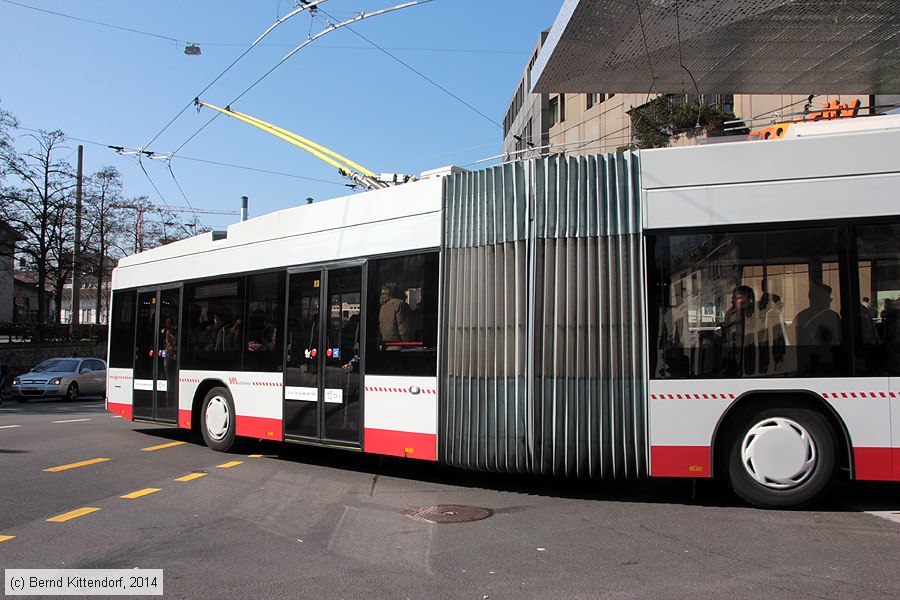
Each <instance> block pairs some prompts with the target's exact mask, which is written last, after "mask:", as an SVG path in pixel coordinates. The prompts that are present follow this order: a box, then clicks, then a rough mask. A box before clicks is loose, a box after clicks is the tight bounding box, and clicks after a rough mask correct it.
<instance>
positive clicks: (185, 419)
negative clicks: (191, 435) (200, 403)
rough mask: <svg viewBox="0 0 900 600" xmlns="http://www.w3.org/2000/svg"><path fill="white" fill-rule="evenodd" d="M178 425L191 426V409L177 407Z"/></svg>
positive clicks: (185, 427)
mask: <svg viewBox="0 0 900 600" xmlns="http://www.w3.org/2000/svg"><path fill="white" fill-rule="evenodd" d="M178 426H179V427H181V428H182V429H190V428H191V411H189V410H184V409H182V408H179V409H178Z"/></svg>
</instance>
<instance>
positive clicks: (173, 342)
mask: <svg viewBox="0 0 900 600" xmlns="http://www.w3.org/2000/svg"><path fill="white" fill-rule="evenodd" d="M161 333H162V337H163V347H164V349H165V353H166V354H165V357H164V358H163V368H164V369H165V372H166V406H168V407H172V406H174V405H175V402H176V398H177V391H178V365H177V363H176V362H175V361H176V360H177V359H178V326H177V325H176V324H175V320H174V319H173V318H172V317H166V322H165V327H163V330H162V332H161Z"/></svg>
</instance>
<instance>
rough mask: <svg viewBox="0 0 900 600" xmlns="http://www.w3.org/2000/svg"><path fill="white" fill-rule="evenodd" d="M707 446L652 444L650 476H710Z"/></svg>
mask: <svg viewBox="0 0 900 600" xmlns="http://www.w3.org/2000/svg"><path fill="white" fill-rule="evenodd" d="M709 466H710V464H709V446H652V447H651V448H650V475H651V476H652V477H698V478H699V477H711V476H712V474H711V473H710V471H709Z"/></svg>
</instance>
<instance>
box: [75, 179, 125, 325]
mask: <svg viewBox="0 0 900 600" xmlns="http://www.w3.org/2000/svg"><path fill="white" fill-rule="evenodd" d="M85 189H86V194H85V197H84V209H83V210H84V215H83V222H84V223H85V224H86V228H85V231H84V238H83V239H84V248H83V249H82V257H83V258H84V261H83V264H82V265H81V266H82V269H83V271H84V272H85V273H90V274H93V275H94V276H95V277H96V278H97V298H96V303H95V309H96V312H95V314H96V318H97V322H98V323H99V322H101V321H105V318H104V315H103V314H102V311H103V296H104V285H105V284H106V283H107V274H108V273H109V271H110V270H111V268H112V264H113V263H114V261H115V260H116V259H117V258H119V257H121V256H124V255H125V254H127V253H128V251H127V250H125V245H126V244H127V243H128V240H127V237H128V234H129V233H130V232H129V229H128V224H127V220H128V216H127V215H126V211H125V209H123V208H121V205H122V176H121V175H120V174H119V171H118V170H117V169H116V168H115V167H103V168H102V169H100V170H99V171H97V172H96V173H94V174H93V175H91V176H90V177H89V178H88V180H87V182H86V185H85Z"/></svg>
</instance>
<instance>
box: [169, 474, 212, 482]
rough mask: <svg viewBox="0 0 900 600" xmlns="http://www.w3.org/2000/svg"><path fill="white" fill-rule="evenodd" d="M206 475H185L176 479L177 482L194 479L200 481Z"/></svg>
mask: <svg viewBox="0 0 900 600" xmlns="http://www.w3.org/2000/svg"><path fill="white" fill-rule="evenodd" d="M204 475H206V473H191V474H189V475H185V476H183V477H176V478H175V481H192V480H194V479H199V478H201V477H203V476H204Z"/></svg>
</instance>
